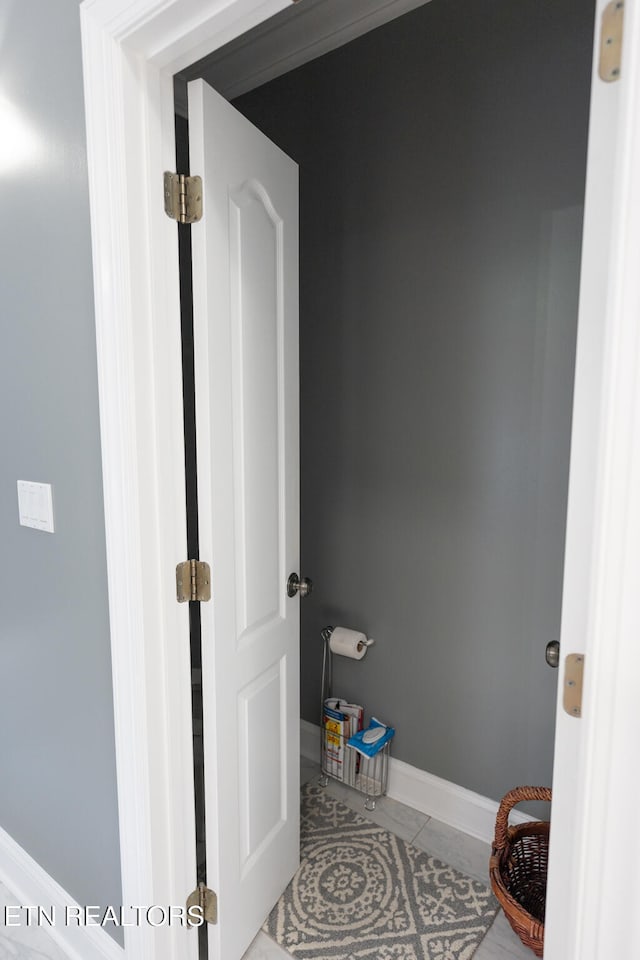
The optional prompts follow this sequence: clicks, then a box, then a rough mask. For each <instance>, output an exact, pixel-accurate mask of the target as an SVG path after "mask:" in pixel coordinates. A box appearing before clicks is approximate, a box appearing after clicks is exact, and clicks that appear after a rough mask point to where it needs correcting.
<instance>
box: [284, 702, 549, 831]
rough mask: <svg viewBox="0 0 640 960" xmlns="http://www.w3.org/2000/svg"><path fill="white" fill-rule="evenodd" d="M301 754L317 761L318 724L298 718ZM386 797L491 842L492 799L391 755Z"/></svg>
mask: <svg viewBox="0 0 640 960" xmlns="http://www.w3.org/2000/svg"><path fill="white" fill-rule="evenodd" d="M300 753H301V754H302V756H303V757H306V758H307V759H308V760H315V761H316V762H319V761H320V727H319V726H318V725H317V724H315V723H309V721H308V720H301V721H300ZM387 796H388V797H391V798H392V799H393V800H399V801H400V802H401V803H405V804H406V805H407V806H409V807H413V808H414V810H419V811H420V813H424V814H426V815H427V816H429V817H433V818H434V819H435V820H440V821H441V822H442V823H446V824H448V826H450V827H455V829H456V830H462V832H463V833H468V834H470V835H471V836H472V837H476V838H477V839H478V840H484V841H485V843H491V842H492V841H493V836H494V832H495V825H496V814H497V812H498V804H497V803H496V802H495V800H489V799H488V797H483V796H481V795H480V794H479V793H474V792H473V791H472V790H467V789H466V788H465V787H459V786H458V785H457V784H455V783H450V782H449V781H448V780H443V779H442V778H441V777H435V776H434V775H433V774H431V773H426V772H425V771H424V770H419V769H418V767H412V766H411V765H410V764H408V763H404V762H403V761H402V760H394V758H393V757H392V758H391V760H390V762H389V786H388V789H387ZM530 819H531V818H530V817H528V816H527V815H526V814H523V813H520V811H518V810H515V811H514V812H513V813H512V814H511V815H510V821H511V822H512V823H525V822H526V821H527V820H530Z"/></svg>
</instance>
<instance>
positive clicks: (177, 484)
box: [81, 0, 640, 960]
mask: <svg viewBox="0 0 640 960" xmlns="http://www.w3.org/2000/svg"><path fill="white" fill-rule="evenodd" d="M286 5H287V0H268V2H264V0H172V2H170V3H167V0H135V2H133V3H132V2H131V0H84V2H83V3H82V4H81V19H82V41H83V60H84V79H85V103H86V110H87V141H88V168H89V186H90V199H91V219H92V245H93V261H94V285H95V305H96V332H97V349H98V380H99V390H100V418H101V439H102V459H103V478H104V499H105V523H106V538H107V563H108V578H109V604H110V619H111V643H112V664H113V677H114V714H115V736H116V761H117V768H118V794H119V817H120V837H121V862H122V877H123V897H124V902H125V903H139V904H143V903H149V904H150V903H154V902H156V903H162V902H167V899H168V901H169V902H175V903H180V902H183V894H184V891H185V888H188V889H191V888H192V887H193V885H194V868H195V855H194V851H193V848H192V846H190V844H191V842H192V838H193V794H192V782H190V769H191V767H190V763H191V737H190V690H189V686H188V684H189V670H188V654H187V652H186V651H187V645H188V637H187V622H186V611H184V610H183V609H182V608H179V607H178V606H177V605H176V604H175V602H174V599H173V589H174V587H173V578H174V566H175V563H176V562H177V560H178V559H183V558H184V541H185V539H186V538H185V534H184V528H185V522H184V477H183V476H182V464H183V438H182V410H181V400H182V398H181V374H180V349H179V344H178V343H177V336H178V334H177V330H178V326H177V316H178V274H177V240H176V236H175V226H174V225H173V224H171V223H170V222H169V221H168V220H165V218H164V214H163V213H162V212H161V205H160V204H159V201H158V197H159V194H160V195H161V189H162V188H161V183H162V174H163V171H164V170H165V169H171V168H172V167H173V165H174V157H175V149H174V146H175V145H174V133H173V89H172V86H173V85H172V76H173V74H174V73H176V72H178V71H179V70H181V69H183V68H184V67H186V66H187V65H188V64H190V63H193V62H194V61H195V60H197V59H198V58H199V57H201V56H203V55H205V54H206V53H208V52H210V51H211V50H213V49H215V48H217V47H219V46H222V45H223V44H224V43H225V42H227V41H228V40H230V39H232V38H233V37H234V36H239V35H240V34H241V33H243V32H244V31H245V30H247V29H249V28H250V27H251V26H253V25H255V24H256V23H259V22H261V21H262V20H265V19H266V18H267V17H268V16H269V15H271V14H272V13H274V12H276V11H277V10H278V9H282V8H284V7H285V6H286ZM602 6H603V4H602V3H599V4H598V11H599V12H598V19H599V15H600V11H601V9H602ZM618 91H619V93H618V96H619V100H620V102H619V107H618V111H617V117H616V120H615V123H614V124H612V128H611V130H610V137H609V138H608V139H607V137H606V136H604V135H603V128H602V126H601V125H600V124H597V123H595V124H594V123H592V129H593V133H592V135H591V142H590V151H591V152H592V153H593V151H596V152H597V153H600V152H603V151H610V152H611V153H612V155H615V158H616V159H615V174H614V181H615V182H614V188H613V196H611V195H610V194H609V192H608V191H607V196H609V197H610V200H611V205H610V207H609V208H608V214H609V219H608V221H607V223H608V227H607V228H606V229H608V235H609V238H610V244H611V246H610V249H611V251H612V254H611V256H610V258H609V259H608V260H607V261H606V262H605V261H604V260H600V261H599V262H598V263H597V264H596V263H593V264H592V266H593V269H597V270H598V271H600V272H601V274H602V276H606V277H607V279H608V283H607V294H606V297H605V298H604V301H603V304H602V307H603V310H604V317H603V323H604V330H605V337H604V343H603V349H602V352H601V353H600V354H599V355H597V356H594V358H593V364H594V366H593V376H594V378H595V381H594V382H599V383H600V384H601V391H600V395H601V397H602V403H601V410H600V418H599V422H598V424H597V425H596V424H593V429H594V430H596V429H598V430H599V439H598V450H599V454H600V455H599V458H598V464H597V471H598V480H597V483H596V485H595V490H594V492H593V500H592V501H591V503H590V504H589V502H588V498H586V500H585V499H584V498H583V496H582V493H581V490H580V484H579V480H576V481H574V480H573V478H572V482H571V489H570V496H569V514H570V515H571V513H572V511H575V510H576V509H577V506H576V505H574V500H575V499H576V498H578V501H577V502H578V503H579V502H581V501H582V502H583V503H584V506H583V513H582V516H583V518H584V520H585V522H589V523H590V524H591V526H592V529H593V530H594V536H593V544H592V546H591V556H590V566H591V575H590V590H589V598H588V599H589V603H588V613H587V622H586V624H585V629H586V636H587V641H586V644H587V646H586V652H587V658H588V660H587V671H586V690H585V698H584V711H583V712H584V718H583V720H582V721H580V722H579V723H580V726H581V729H582V730H583V733H582V735H581V743H580V748H579V750H580V763H579V764H578V765H577V768H576V772H575V776H576V780H575V785H574V789H573V791H572V792H571V794H570V795H568V797H569V800H568V802H567V803H565V802H564V798H563V792H564V790H565V788H566V782H565V778H562V777H560V778H559V779H558V782H557V785H556V790H555V804H556V809H559V808H562V807H564V809H565V810H566V811H567V812H568V814H567V815H569V814H570V813H571V806H572V799H575V798H576V797H577V798H578V801H579V802H578V803H577V807H576V809H575V810H574V811H573V814H572V817H571V823H568V824H566V822H565V825H567V826H568V829H569V830H570V831H571V832H572V842H571V843H570V844H568V845H567V846H566V847H565V848H564V852H562V850H561V849H560V847H559V845H558V842H557V840H556V835H557V834H559V830H560V826H561V824H560V822H559V820H558V818H554V819H555V822H554V838H553V840H552V853H551V874H550V883H556V882H557V878H558V877H559V876H560V873H559V872H556V871H564V873H563V877H564V878H565V880H566V881H567V882H566V884H565V885H563V882H562V881H560V882H557V886H556V889H557V891H558V893H557V896H556V897H554V899H553V901H552V902H550V904H549V914H548V948H547V951H546V958H547V960H577V957H578V956H580V960H601V958H602V957H605V956H628V955H629V943H637V942H638V931H637V930H635V929H634V924H635V923H637V921H636V920H635V919H634V917H633V914H632V913H630V912H629V910H628V905H629V903H632V902H635V901H636V900H637V898H638V890H637V884H638V878H637V876H636V869H635V864H636V863H637V860H638V857H637V853H638V851H636V847H637V845H638V842H639V841H638V834H637V832H634V831H633V829H631V830H629V825H633V823H634V822H635V818H634V817H633V813H634V812H635V810H634V807H635V805H636V798H637V796H638V793H639V792H640V783H639V782H638V781H639V774H638V767H637V764H635V763H629V758H630V757H634V756H635V751H636V740H637V729H638V708H637V703H638V698H637V694H636V686H637V681H636V677H637V676H638V674H639V672H640V664H639V663H638V655H639V648H638V644H637V636H638V631H639V626H640V624H639V623H638V618H639V611H638V591H637V583H638V581H639V580H640V550H639V547H638V544H640V462H639V457H638V451H639V450H640V438H639V437H638V424H639V423H640V343H639V341H638V321H637V318H638V314H639V307H640V271H638V269H637V263H638V255H639V251H640V16H639V14H638V5H637V2H635V0H632V2H629V3H627V9H626V12H625V37H624V51H623V70H622V78H621V80H620V81H619V85H618ZM594 109H596V110H597V107H594ZM592 120H593V118H592ZM598 130H599V131H600V132H598ZM594 156H595V154H594ZM589 163H590V168H591V166H592V159H591V156H590V161H589ZM600 189H601V187H599V186H598V183H597V181H595V180H594V181H593V186H592V187H591V189H590V190H589V192H588V196H587V200H586V210H585V217H586V222H587V223H591V224H593V229H598V225H597V224H596V223H595V218H593V217H591V218H590V208H591V207H592V205H594V204H595V205H596V207H597V206H598V196H599V191H600ZM600 229H603V225H602V224H600ZM587 376H588V375H587ZM587 386H588V383H587ZM584 400H585V394H584V391H577V393H576V401H575V410H574V413H575V416H576V418H579V417H580V416H581V414H580V406H581V404H582V403H583V402H584ZM574 472H575V471H574ZM570 539H571V538H570V536H568V550H569V540H570ZM567 562H568V563H570V562H571V558H570V556H569V553H568V555H567ZM574 582H575V581H574ZM572 589H574V587H572V586H571V577H570V576H569V574H567V581H566V585H565V605H566V604H569V605H570V604H571V603H573V602H574V600H573V599H571V598H570V597H568V596H567V595H566V591H567V590H572ZM586 600H587V598H585V597H584V595H583V594H582V588H580V598H578V600H577V602H584V603H586ZM564 640H565V646H564V649H563V651H562V652H563V654H566V653H567V652H570V651H569V650H568V649H567V643H568V639H567V637H566V635H565V637H564ZM567 719H568V720H569V718H567ZM181 771H182V773H184V776H182V775H181ZM605 839H606V844H605ZM560 844H562V841H560ZM565 856H566V857H567V858H568V863H566V864H563V859H564V858H565ZM622 911H624V915H622ZM125 936H126V954H127V955H128V956H131V958H135V960H165V958H167V960H168V958H171V960H174V958H175V960H178V958H179V960H190V958H191V960H194V958H195V956H196V952H197V947H196V941H195V937H194V936H193V934H188V933H184V932H183V931H181V930H179V929H177V928H172V929H167V928H159V929H156V930H154V929H153V928H149V927H141V928H129V929H127V930H126V931H125ZM556 938H558V939H556ZM557 943H566V944H569V945H570V950H569V952H568V953H563V952H562V951H561V950H560V948H558V947H556V945H555V944H557ZM580 949H581V950H582V953H580ZM576 951H577V952H576Z"/></svg>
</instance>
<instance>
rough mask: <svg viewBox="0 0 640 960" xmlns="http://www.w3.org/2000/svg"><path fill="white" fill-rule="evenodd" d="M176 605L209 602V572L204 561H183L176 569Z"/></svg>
mask: <svg viewBox="0 0 640 960" xmlns="http://www.w3.org/2000/svg"><path fill="white" fill-rule="evenodd" d="M176 597H177V600H178V603H187V602H188V601H191V602H193V601H195V600H200V601H203V602H206V601H207V600H211V570H210V568H209V564H208V563H205V562H204V560H184V561H183V562H182V563H179V564H178V566H177V567H176Z"/></svg>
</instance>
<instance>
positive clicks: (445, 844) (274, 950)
mask: <svg viewBox="0 0 640 960" xmlns="http://www.w3.org/2000/svg"><path fill="white" fill-rule="evenodd" d="M318 773H319V767H318V764H316V763H312V762H310V761H307V760H304V759H303V760H302V763H301V774H302V776H301V779H302V782H303V783H306V782H307V781H308V780H311V779H313V777H317V776H318ZM327 790H329V791H331V793H332V794H334V796H336V797H338V799H340V800H342V802H343V803H345V804H346V805H347V806H349V807H352V808H353V809H354V810H356V811H357V812H359V813H363V814H364V815H365V816H367V817H370V818H371V819H372V820H375V822H376V823H379V824H380V825H381V826H383V827H385V828H386V829H387V830H390V831H391V832H392V833H395V834H397V835H398V836H399V837H402V839H403V840H407V841H409V842H410V843H413V844H415V846H417V847H420V848H422V849H424V850H427V851H428V852H429V853H432V854H434V855H435V856H436V857H440V859H442V860H444V861H445V862H446V863H450V864H451V865H452V866H454V867H457V868H458V869H459V870H462V871H464V873H467V874H469V876H472V877H475V878H477V879H478V880H481V881H482V882H483V883H487V882H488V878H487V864H488V862H489V846H488V844H485V843H482V842H481V841H479V840H475V839H474V838H473V837H469V836H467V834H464V833H460V831H459V830H454V829H452V828H451V827H448V826H446V824H444V823H440V822H439V821H437V820H433V819H432V818H429V817H427V816H425V815H424V814H422V813H418V812H417V811H416V810H413V809H412V808H411V807H406V806H404V804H402V803H398V802H397V801H396V800H390V799H389V798H387V797H384V798H382V799H381V800H379V801H378V803H377V807H376V809H375V810H374V811H372V812H371V813H369V812H365V810H364V804H363V798H362V796H361V795H360V794H357V793H355V792H354V791H353V790H350V789H349V788H348V787H345V786H343V785H342V784H340V783H336V782H335V781H331V782H330V784H329V786H328V787H327ZM14 902H15V898H12V896H11V894H10V893H9V891H8V890H7V889H6V888H5V887H4V886H2V884H0V907H1V906H3V905H4V904H10V903H14ZM5 958H6V960H9V958H11V960H67V958H66V957H65V954H64V953H63V952H62V950H61V949H60V948H59V947H58V946H57V944H56V943H54V941H53V940H52V939H51V937H50V936H49V935H48V933H47V932H46V930H44V929H43V928H33V927H29V928H27V927H16V928H12V929H11V930H6V929H4V928H3V929H1V930H0V960H5ZM532 958H533V953H532V952H531V951H530V950H528V949H526V948H525V947H523V946H522V944H521V943H520V941H519V940H518V938H517V937H516V936H515V934H514V933H513V932H512V931H511V928H510V927H509V925H508V923H507V921H506V920H505V918H504V915H503V914H502V912H499V913H498V916H497V917H496V920H495V922H494V923H493V926H492V927H491V929H490V930H489V933H488V934H487V935H486V937H485V938H484V940H483V942H482V943H481V944H480V947H479V948H478V950H477V952H476V953H475V955H474V958H473V960H532ZM243 960H291V955H290V954H288V953H287V952H286V951H285V950H282V948H281V947H279V946H278V945H277V944H276V943H274V941H273V940H271V939H270V937H268V936H266V934H264V933H259V934H258V936H257V937H256V939H255V940H254V941H253V943H252V944H251V946H250V947H249V949H248V951H247V952H246V954H245V955H244V958H243Z"/></svg>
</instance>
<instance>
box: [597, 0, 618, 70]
mask: <svg viewBox="0 0 640 960" xmlns="http://www.w3.org/2000/svg"><path fill="white" fill-rule="evenodd" d="M623 28H624V0H612V2H611V3H609V4H608V5H607V6H606V7H605V8H604V11H603V13H602V24H601V27H600V61H599V64H598V75H599V77H600V79H601V80H604V82H605V83H613V82H614V81H615V80H619V79H620V69H621V65H622V35H623Z"/></svg>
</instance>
